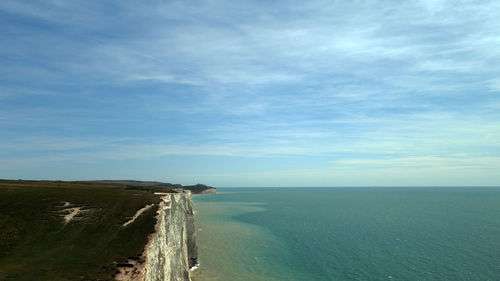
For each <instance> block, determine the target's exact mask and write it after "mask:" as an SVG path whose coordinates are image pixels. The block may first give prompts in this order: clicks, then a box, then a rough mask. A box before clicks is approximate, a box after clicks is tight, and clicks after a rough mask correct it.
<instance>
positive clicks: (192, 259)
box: [115, 191, 199, 281]
mask: <svg viewBox="0 0 500 281" xmlns="http://www.w3.org/2000/svg"><path fill="white" fill-rule="evenodd" d="M157 195H162V197H161V202H160V203H159V205H158V211H157V215H156V218H157V222H156V225H155V231H154V232H153V233H152V234H151V235H150V236H149V238H148V241H147V243H146V245H145V247H144V251H143V252H142V254H141V256H140V259H138V260H134V259H129V261H128V264H129V265H128V266H126V267H121V268H120V269H119V270H120V273H119V274H117V276H116V277H115V280H117V281H164V280H172V281H191V277H190V275H191V274H190V272H192V271H193V270H195V269H196V267H197V266H199V263H198V248H197V244H196V233H195V226H194V212H193V203H192V196H191V192H190V191H183V192H182V193H157Z"/></svg>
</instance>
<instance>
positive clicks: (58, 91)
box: [0, 0, 500, 185]
mask: <svg viewBox="0 0 500 281" xmlns="http://www.w3.org/2000/svg"><path fill="white" fill-rule="evenodd" d="M499 8H500V4H499V3H497V2H496V1H482V2H481V3H478V2H476V1H460V2H455V1H399V2H381V1H356V2H345V1H308V2H300V1H278V2H273V3H270V2H254V1H240V2H239V3H238V4H235V3H234V2H231V1H222V0H219V1H210V2H203V1H195V2H194V3H190V4H189V5H188V4H187V3H185V2H182V1H152V2H151V3H150V4H149V5H137V3H135V2H133V1H120V2H119V3H112V2H107V1H103V2H98V3H90V2H78V1H77V2H74V1H55V0H54V1H48V2H47V1H10V0H6V1H2V3H0V16H1V22H0V23H1V25H0V39H1V40H2V42H5V44H2V45H1V46H0V63H1V66H0V74H1V75H2V78H1V88H0V129H1V131H2V132H3V135H4V136H3V137H2V139H1V140H0V147H3V148H4V149H5V150H4V152H3V155H4V156H6V157H7V156H8V159H10V160H8V161H14V160H16V161H17V162H18V163H28V162H30V161H31V160H29V159H35V160H33V161H34V162H37V161H38V162H39V161H43V159H47V161H49V160H48V159H58V160H57V161H66V162H69V163H77V162H79V161H80V160H79V159H81V158H86V156H85V155H87V157H88V158H92V159H102V160H110V161H111V160H118V159H127V161H132V160H133V159H147V158H154V157H158V156H172V155H176V156H182V155H184V156H186V157H188V158H189V157H191V156H196V155H198V156H200V157H201V156H203V157H205V156H213V157H216V158H217V157H234V158H245V157H248V158H259V157H261V158H262V159H266V160H262V161H271V162H272V161H274V160H270V159H274V158H276V159H277V158H280V157H289V159H290V161H298V159H302V157H320V158H321V159H322V160H321V161H322V162H321V163H322V166H321V171H323V172H324V173H327V172H326V171H328V169H330V168H331V167H330V166H329V164H328V163H330V162H331V161H334V162H335V161H337V162H335V163H337V164H339V163H343V165H348V164H349V165H350V166H351V167H352V166H353V165H352V164H353V163H354V162H355V161H365V162H364V163H365V164H366V165H368V164H370V163H371V164H370V165H372V166H374V167H377V166H382V167H384V165H386V164H389V163H391V162H392V163H399V162H398V161H399V160H395V159H427V160H428V161H423V162H422V163H426V164H425V165H426V167H427V168H429V169H437V168H438V166H439V165H435V164H433V163H441V164H442V165H443V166H446V167H448V166H453V165H452V164H451V162H450V161H452V159H456V158H455V157H456V155H467V157H466V158H464V159H469V160H464V161H465V162H467V161H470V162H471V163H479V162H481V161H483V160H481V161H480V160H477V159H486V158H488V157H491V158H492V159H493V158H495V159H496V157H500V155H499V154H500V148H499V146H498V143H500V133H499V132H500V114H499V112H500V111H499V110H498V108H499V104H500V96H499V95H498V93H499V89H500V86H499V85H500V83H499V82H498V78H497V77H498V73H500V49H499V48H498V45H499V43H500V41H499V39H498V38H497V37H498V36H496V34H498V32H499V31H500V21H499V20H498V15H497V13H496V11H498V9H499ZM33 46H36V48H34V47H33ZM44 139H45V140H48V141H47V142H44V141H42V140H44ZM123 140H126V141H123ZM50 143H51V144H50ZM57 147H59V148H57ZM44 157H46V158H44ZM428 157H430V158H428ZM432 157H437V159H441V160H440V161H442V162H439V161H434V160H432V159H434V158H432ZM23 159H25V160H23ZM186 159H187V158H186ZM190 159H191V158H190ZM380 159H391V160H390V161H389V160H387V161H386V162H380V161H382V160H380ZM450 159H451V160H450ZM475 159H476V160H475ZM5 161H7V160H5ZM23 161H26V162H23ZM50 161H56V160H50ZM57 161H56V162H57ZM192 161H195V160H192ZM217 161H219V160H214V166H216V164H217ZM276 161H277V160H276ZM338 161H340V162H338ZM353 161H354V162H353ZM370 161H371V162H370ZM377 161H379V162H377ZM457 161H458V162H460V161H462V160H457ZM38 162H37V163H38ZM332 163H333V162H332ZM359 163H361V162H359ZM384 163H385V164H384ZM481 163H485V164H484V167H485V169H486V168H487V167H488V165H490V166H491V167H496V164H495V163H496V162H495V161H493V160H492V161H490V162H488V161H483V162H481ZM488 163H490V164H488ZM401 164H402V165H401V166H402V167H405V169H406V170H405V171H406V172H407V173H411V170H412V169H413V168H414V167H413V166H411V165H403V163H401ZM249 165H250V166H249V167H248V168H249V169H253V168H254V166H255V165H257V164H255V163H253V164H249ZM251 165H254V166H251ZM303 165H304V166H303V167H301V169H300V170H301V171H309V172H310V174H311V175H312V174H314V173H313V172H311V171H312V170H314V169H313V167H315V168H318V166H317V165H315V164H314V163H304V164H303ZM425 165H424V166H425ZM21 166H23V165H22V164H20V168H19V170H20V171H21V170H23V171H25V172H26V174H30V169H29V168H26V170H24V169H23V168H21ZM257 166H258V165H257ZM115 169H117V170H118V169H119V166H116V168H115ZM145 169H147V168H144V170H145ZM318 169H319V168H318ZM401 169H402V168H401ZM5 171H6V170H5ZM138 171H140V169H139V170H138ZM216 172H217V171H214V174H215V173H216ZM138 173H139V175H140V174H141V173H146V172H145V171H142V172H138ZM283 173H285V172H283ZM301 173H302V172H301ZM304 173H305V172H304ZM20 174H22V172H20ZM186 174H188V171H186ZM191 174H192V173H191ZM217 174H222V173H217ZM1 175H5V176H8V175H9V172H3V173H2V172H1V169H0V176H1ZM262 175H263V176H262V179H263V181H264V180H265V179H268V177H267V176H264V174H262ZM388 177H389V175H388ZM391 177H394V175H392V176H391ZM231 178H235V179H236V178H237V177H236V176H234V177H231ZM491 178H495V177H493V176H490V179H491ZM495 179H496V178H495ZM389 180H390V177H389V178H388V181H389ZM235 181H236V180H235ZM346 182H347V179H346ZM440 182H441V181H440ZM442 182H444V181H442ZM489 182H492V180H490V181H489ZM234 184H237V182H235V183H234ZM367 184H368V185H369V182H367ZM498 184H500V182H498Z"/></svg>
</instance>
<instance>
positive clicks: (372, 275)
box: [195, 187, 500, 281]
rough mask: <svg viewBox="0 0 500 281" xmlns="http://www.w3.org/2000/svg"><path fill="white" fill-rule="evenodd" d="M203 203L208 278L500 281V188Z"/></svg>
mask: <svg viewBox="0 0 500 281" xmlns="http://www.w3.org/2000/svg"><path fill="white" fill-rule="evenodd" d="M218 192H227V193H220V194H216V195H203V196H195V204H196V205H195V208H196V209H197V211H198V213H197V223H198V227H199V228H200V229H199V233H198V236H199V243H200V259H201V263H202V267H201V269H200V270H199V272H197V273H196V274H195V275H196V276H195V278H196V280H197V281H205V280H219V281H224V280H297V281H298V280H301V281H302V280H303V281H306V280H308V281H309V280H436V281H438V280H439V281H443V280H450V281H451V280H453V281H458V280H500V188H472V187H471V188H331V189H318V188H311V189H305V188H302V189H285V188H281V189H276V188H273V189H218Z"/></svg>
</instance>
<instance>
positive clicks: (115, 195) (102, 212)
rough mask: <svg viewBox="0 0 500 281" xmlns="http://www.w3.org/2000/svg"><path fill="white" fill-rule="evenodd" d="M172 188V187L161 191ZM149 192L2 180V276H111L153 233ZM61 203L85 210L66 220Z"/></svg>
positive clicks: (54, 278)
mask: <svg viewBox="0 0 500 281" xmlns="http://www.w3.org/2000/svg"><path fill="white" fill-rule="evenodd" d="M163 191H164V192H165V191H167V192H168V191H170V189H165V190H163ZM159 200H160V198H159V196H157V195H154V193H153V192H151V191H147V190H141V189H134V188H130V187H127V186H124V185H113V184H99V183H85V182H59V181H8V180H0V280H1V281H10V280H12V281H14V280H15V281H23V280H30V281H32V280H40V281H43V280H51V281H57V280H71V281H74V280H113V275H114V274H115V273H116V271H117V268H116V265H115V264H116V263H124V262H126V261H127V260H128V258H129V257H137V256H138V255H140V254H141V253H142V251H143V249H144V246H145V244H146V242H147V238H148V235H149V234H150V233H151V232H153V231H154V224H155V222H156V219H155V213H156V210H157V205H155V207H154V208H151V209H149V210H147V211H146V212H144V213H143V214H142V215H141V216H139V217H138V218H137V220H136V221H135V222H134V223H132V224H130V225H128V226H127V227H125V228H124V227H122V224H123V223H125V222H126V221H128V220H129V219H130V217H132V216H133V215H134V214H135V212H136V211H137V210H139V209H140V208H142V207H144V206H145V205H147V204H151V203H158V202H159ZM64 202H70V203H71V204H72V207H73V206H81V207H82V208H83V210H85V212H84V213H83V214H82V215H81V216H77V217H76V218H75V219H74V220H72V221H70V222H69V223H68V224H65V222H64V219H63V218H62V217H61V215H60V210H61V209H64V208H63V207H62V206H63V204H64Z"/></svg>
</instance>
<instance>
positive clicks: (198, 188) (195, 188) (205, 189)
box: [87, 180, 216, 194]
mask: <svg viewBox="0 0 500 281" xmlns="http://www.w3.org/2000/svg"><path fill="white" fill-rule="evenodd" d="M87 182H92V183H101V184H120V185H127V186H130V187H134V186H135V187H142V188H141V189H151V190H154V191H161V190H160V189H161V188H170V189H177V188H182V189H186V190H189V191H191V193H193V194H207V193H215V192H216V189H215V188H214V187H211V186H208V185H205V184H200V183H198V184H195V185H185V186H184V185H181V184H173V183H167V182H159V181H137V180H95V181H87Z"/></svg>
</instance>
